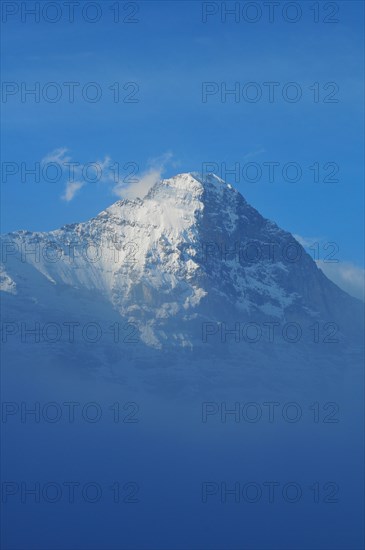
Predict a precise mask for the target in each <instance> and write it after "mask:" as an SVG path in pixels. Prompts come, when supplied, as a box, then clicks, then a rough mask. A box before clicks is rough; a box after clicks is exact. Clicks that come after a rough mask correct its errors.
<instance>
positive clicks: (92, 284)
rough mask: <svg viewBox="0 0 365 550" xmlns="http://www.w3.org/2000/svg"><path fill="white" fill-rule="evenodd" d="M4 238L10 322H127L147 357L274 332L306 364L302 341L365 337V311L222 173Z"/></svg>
mask: <svg viewBox="0 0 365 550" xmlns="http://www.w3.org/2000/svg"><path fill="white" fill-rule="evenodd" d="M2 241H3V242H2V253H3V258H2V262H3V270H2V290H3V291H4V296H5V299H4V304H5V306H6V307H5V311H6V316H7V320H10V321H14V319H22V318H23V317H24V318H26V319H27V320H28V321H29V322H31V321H32V320H33V321H35V320H37V321H39V322H40V323H41V322H42V319H43V322H44V320H45V319H46V320H48V321H49V320H51V321H54V320H55V318H58V317H59V318H62V319H67V320H68V321H69V320H73V319H75V318H76V317H77V318H80V317H82V319H83V320H84V322H87V321H90V319H91V320H96V319H104V320H105V319H107V320H108V321H115V322H117V321H118V322H119V321H120V320H123V322H126V323H129V324H130V325H133V326H138V334H139V342H140V344H141V346H143V347H144V349H146V350H148V349H150V350H162V351H164V352H168V351H171V350H176V351H177V350H179V349H180V350H181V349H185V350H194V349H195V350H197V349H204V350H205V351H204V353H206V350H207V349H208V348H209V346H210V345H213V344H219V345H220V346H221V347H220V348H219V350H223V349H224V353H225V354H226V353H228V350H229V353H234V354H236V355H237V356H240V355H241V354H242V349H243V348H242V347H241V348H237V347H236V348H234V343H237V341H239V342H240V341H241V340H242V339H243V340H245V343H247V342H248V343H249V344H250V345H251V344H252V343H254V344H256V343H257V346H256V348H255V350H256V351H255V353H258V351H257V350H258V349H259V346H261V344H262V343H263V342H262V339H263V336H262V335H263V332H265V334H266V340H265V345H266V344H268V345H272V341H273V339H275V330H278V331H279V334H280V335H281V338H282V335H283V330H284V331H285V332H284V341H283V343H284V344H285V345H286V344H288V343H289V344H293V343H298V342H299V344H298V346H299V347H296V348H295V349H296V351H297V354H299V355H301V356H303V353H299V350H300V345H301V343H302V342H305V343H306V344H309V343H310V344H313V343H316V344H318V343H319V342H322V341H324V342H329V343H332V342H338V341H339V340H338V336H339V335H341V338H342V340H341V342H344V341H345V342H347V343H348V344H349V345H350V344H351V342H353V341H355V342H357V341H358V337H359V334H361V330H362V328H361V326H362V324H361V318H362V306H361V303H360V302H359V301H358V300H356V299H354V298H352V297H350V296H349V295H347V294H346V293H345V292H343V291H342V290H341V289H339V288H338V287H337V286H336V285H335V284H334V283H332V282H331V281H330V280H329V279H327V277H326V276H325V275H324V274H323V272H322V271H321V270H320V269H319V268H318V267H317V265H316V263H315V262H314V261H313V260H312V258H311V257H310V256H309V255H308V254H307V253H306V252H305V250H304V249H303V247H302V246H301V245H300V244H299V243H298V242H297V241H296V240H295V239H294V237H293V236H292V235H291V234H290V233H288V232H286V231H284V230H282V229H280V228H279V227H278V226H277V225H276V224H275V223H273V222H272V221H269V220H267V219H265V218H264V217H263V216H261V215H260V214H259V212H257V210H255V209H254V208H253V207H252V206H250V205H249V204H248V203H247V202H246V200H245V199H244V198H243V197H242V195H241V194H240V193H239V192H238V191H237V190H235V189H234V188H233V187H232V186H231V185H229V184H227V183H225V182H224V181H223V180H221V179H220V178H219V177H217V176H215V175H214V174H210V175H207V176H206V177H201V176H199V175H198V174H195V173H186V174H179V175H177V176H175V177H172V178H169V179H162V180H160V181H158V182H157V183H156V184H155V185H154V186H153V187H152V188H151V189H150V191H149V192H148V194H147V195H146V196H145V197H144V198H143V200H142V199H136V200H120V201H117V202H116V203H114V204H113V205H112V206H110V207H109V208H107V209H106V210H104V211H103V212H101V213H100V214H99V215H97V216H96V217H95V218H92V219H91V220H89V221H87V222H85V223H79V224H72V225H66V226H64V227H62V228H61V229H58V230H56V231H51V232H48V233H38V232H37V233H30V232H28V231H17V232H15V233H10V234H8V235H5V236H4V237H3V239H2ZM285 326H286V328H285ZM243 327H246V329H244V328H243ZM247 327H249V330H251V332H250V333H248V332H247ZM283 327H284V328H283ZM288 327H289V328H288ZM244 330H246V332H244ZM255 335H256V336H255ZM257 335H259V336H257ZM298 335H299V336H298ZM298 338H299V340H298ZM222 344H223V346H222ZM226 344H227V346H228V347H225V348H224V345H226ZM351 345H352V344H351ZM345 347H346V345H345V344H343V345H342V347H341V350H343V349H344V348H345ZM209 349H210V348H209ZM215 349H217V348H215ZM234 349H235V351H234ZM260 349H261V348H260ZM271 349H272V348H265V350H266V351H265V353H266V354H267V355H269V356H270V354H271V353H272V351H270V350H271ZM334 349H335V348H332V351H334ZM268 350H269V351H268ZM337 350H338V346H337V347H336V353H337ZM214 353H216V352H214ZM245 353H246V352H245ZM252 353H254V352H253V348H252V346H251V347H250V350H249V351H247V354H252ZM285 353H287V350H286V351H285ZM304 355H305V354H304ZM247 356H248V355H247Z"/></svg>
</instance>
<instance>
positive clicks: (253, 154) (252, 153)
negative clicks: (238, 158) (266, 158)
mask: <svg viewBox="0 0 365 550" xmlns="http://www.w3.org/2000/svg"><path fill="white" fill-rule="evenodd" d="M262 153H266V149H264V148H263V147H261V148H260V149H256V150H255V151H249V152H248V153H246V154H245V155H243V160H245V161H246V160H249V159H251V158H254V157H257V156H258V155H262Z"/></svg>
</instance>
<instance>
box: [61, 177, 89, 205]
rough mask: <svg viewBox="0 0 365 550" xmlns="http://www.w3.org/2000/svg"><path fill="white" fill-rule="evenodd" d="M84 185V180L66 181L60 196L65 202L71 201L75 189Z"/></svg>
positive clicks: (77, 189) (75, 191)
mask: <svg viewBox="0 0 365 550" xmlns="http://www.w3.org/2000/svg"><path fill="white" fill-rule="evenodd" d="M84 185H86V184H85V182H84V181H68V182H67V184H66V189H65V192H64V194H63V195H62V198H63V199H64V200H65V201H67V202H70V201H72V199H73V198H74V196H75V195H76V193H77V191H79V190H80V189H81V188H82V187H84Z"/></svg>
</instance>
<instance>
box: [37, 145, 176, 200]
mask: <svg viewBox="0 0 365 550" xmlns="http://www.w3.org/2000/svg"><path fill="white" fill-rule="evenodd" d="M172 156H173V155H172V153H165V154H164V155H162V156H161V157H159V158H155V159H152V160H150V161H149V168H148V169H147V170H146V171H145V172H144V173H142V174H141V175H139V174H138V170H139V167H138V164H136V163H133V162H130V163H127V164H125V165H123V167H120V166H119V165H118V163H117V162H114V163H112V159H111V158H110V157H109V156H108V155H106V156H105V157H104V159H103V160H99V161H97V162H93V163H87V164H82V163H79V162H75V161H72V157H71V155H70V154H69V150H68V149H67V147H59V148H58V149H54V150H53V151H51V152H50V153H48V154H47V155H46V156H45V157H44V158H43V159H42V161H41V163H42V165H43V166H44V165H46V164H50V163H53V164H58V166H59V167H60V169H61V170H62V175H63V178H64V180H65V191H64V193H63V194H62V195H61V198H62V199H63V200H65V201H67V202H70V201H72V200H73V199H74V197H75V195H76V193H77V192H78V191H80V189H82V188H83V187H85V186H86V185H87V184H89V183H101V184H108V185H109V186H110V187H111V188H112V191H113V193H114V194H115V195H117V196H118V197H120V198H128V199H134V198H136V197H139V198H143V197H145V196H146V194H147V193H148V191H149V190H150V189H151V187H152V186H153V185H154V184H155V183H156V182H157V181H158V180H159V179H161V177H162V174H163V172H164V170H165V168H166V166H167V164H169V163H171V164H172V165H174V163H172V160H171V159H172ZM127 165H129V166H128V168H127ZM175 165H176V163H175ZM130 168H133V170H134V172H133V173H131V172H129V173H128V176H126V175H125V171H126V170H129V169H130ZM121 172H122V173H121Z"/></svg>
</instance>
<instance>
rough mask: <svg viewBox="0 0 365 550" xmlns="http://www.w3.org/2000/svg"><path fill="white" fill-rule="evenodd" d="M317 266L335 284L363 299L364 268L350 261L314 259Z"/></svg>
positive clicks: (364, 287)
mask: <svg viewBox="0 0 365 550" xmlns="http://www.w3.org/2000/svg"><path fill="white" fill-rule="evenodd" d="M316 264H317V266H318V267H319V268H320V269H321V270H322V271H323V273H324V274H325V275H326V277H328V278H329V279H330V280H331V281H332V282H334V283H335V284H336V285H337V286H339V287H340V288H342V290H345V292H348V293H349V294H351V296H354V297H355V298H359V299H360V300H364V301H365V270H364V269H363V268H362V267H359V266H357V265H355V264H353V263H352V262H337V263H331V262H324V261H323V260H317V261H316Z"/></svg>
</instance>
